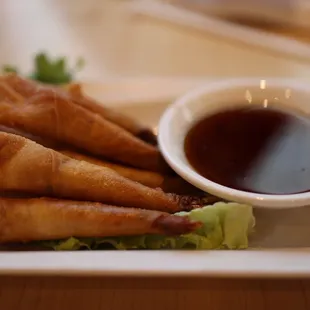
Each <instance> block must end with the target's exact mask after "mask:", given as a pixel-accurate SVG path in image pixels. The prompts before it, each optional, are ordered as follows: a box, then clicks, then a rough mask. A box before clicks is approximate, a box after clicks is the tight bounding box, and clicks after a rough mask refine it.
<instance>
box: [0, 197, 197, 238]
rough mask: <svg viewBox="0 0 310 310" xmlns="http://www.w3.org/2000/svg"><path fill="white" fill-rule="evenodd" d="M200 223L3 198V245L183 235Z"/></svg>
mask: <svg viewBox="0 0 310 310" xmlns="http://www.w3.org/2000/svg"><path fill="white" fill-rule="evenodd" d="M199 226H200V224H199V222H195V221H191V220H189V219H188V218H187V217H183V216H177V215H170V214H168V213H164V212H158V211H149V210H141V209H134V208H122V207H114V206H109V205H103V204H100V203H90V202H82V201H69V200H54V199H48V198H41V199H12V198H11V199H10V198H0V243H10V242H26V241H40V240H53V239H64V238H69V237H72V236H74V237H110V236H128V235H145V234H163V235H179V234H185V233H189V232H192V231H194V230H196V229H197V228H198V227H199Z"/></svg>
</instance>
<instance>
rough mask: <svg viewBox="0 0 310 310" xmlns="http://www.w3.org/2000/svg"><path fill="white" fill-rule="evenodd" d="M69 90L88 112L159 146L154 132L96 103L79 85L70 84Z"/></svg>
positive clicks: (73, 97) (75, 100)
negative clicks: (96, 114)
mask: <svg viewBox="0 0 310 310" xmlns="http://www.w3.org/2000/svg"><path fill="white" fill-rule="evenodd" d="M67 90H68V92H69V94H70V95H71V98H72V99H73V100H74V102H75V103H77V104H79V105H81V106H82V107H84V108H86V109H87V110H90V111H92V112H94V113H98V114H99V115H101V116H103V117H104V118H106V119H108V120H109V121H111V122H113V123H115V124H117V125H119V126H120V127H122V128H124V129H126V130H128V131H129V132H131V133H132V134H133V135H135V136H137V137H139V138H140V139H142V140H144V141H146V142H148V143H151V144H154V145H156V144H157V137H156V135H155V134H154V133H153V132H152V130H150V129H149V128H146V127H145V126H142V125H141V124H139V122H137V121H136V120H134V119H132V118H130V117H128V116H125V115H123V114H121V113H119V112H117V111H115V110H113V109H109V108H106V107H104V106H103V105H102V104H100V103H99V102H97V101H95V100H94V99H92V98H90V97H87V96H85V95H84V94H83V92H82V89H81V86H80V85H79V84H70V85H68V86H67Z"/></svg>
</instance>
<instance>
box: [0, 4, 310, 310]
mask: <svg viewBox="0 0 310 310" xmlns="http://www.w3.org/2000/svg"><path fill="white" fill-rule="evenodd" d="M0 6H1V9H0V64H4V63H13V64H17V65H18V66H19V67H20V68H22V69H23V70H29V68H30V67H31V57H32V55H33V53H35V52H37V51H38V50H39V49H44V50H47V51H52V53H53V54H57V55H68V56H70V57H71V58H76V57H78V56H83V57H85V59H86V62H87V66H86V68H85V70H84V71H83V73H82V74H81V78H83V79H88V80H97V81H98V80H101V81H104V80H105V79H109V78H111V77H119V76H184V75H186V76H204V77H212V78H214V77H220V78H222V77H227V76H230V77H231V76H236V75H238V76H241V75H247V76H264V77H267V76H290V77H291V76H295V77H305V76H308V75H309V74H308V73H309V68H310V66H309V67H307V66H304V65H301V64H295V63H294V62H292V61H291V62H290V61H287V62H285V63H284V62H283V60H282V59H281V58H278V57H274V56H272V55H262V54H261V53H260V52H258V51H256V50H249V49H247V48H244V47H237V46H233V45H230V44H227V43H225V42H220V41H219V40H217V39H216V38H214V37H204V36H202V35H201V34H197V33H196V34H194V33H191V32H190V31H183V32H181V31H180V29H178V28H174V27H169V26H167V25H159V24H158V23H155V22H151V21H146V20H139V19H131V18H129V17H128V16H127V15H126V14H125V13H124V12H123V10H122V8H121V7H122V4H121V3H120V2H119V1H116V0H113V1H112V0H110V1H108V0H104V1H96V0H89V1H82V0H67V1H62V0H44V1H43V0H31V1H20V0H0ZM201 60H203V61H201ZM262 64H263V65H262ZM16 255H18V253H16ZM190 307H194V308H195V309H198V308H202V309H225V310H226V309H238V310H242V309H251V310H254V309H275V308H276V307H278V308H279V309H282V310H284V309H290V310H291V309H298V310H299V309H310V281H299V280H276V281H273V280H237V279H230V280H216V279H190V278H175V279H162V278H156V279H154V278H153V279H150V278H145V279H142V278H140V279H134V278H51V277H8V276H6V277H0V309H1V310H2V309H3V310H17V309H19V310H21V309H31V310H41V309H42V310H43V309H44V310H49V309H69V308H72V309H74V310H79V309H88V310H91V309H97V310H100V309H107V310H114V309H115V310H121V309H122V310H123V309H132V310H134V309H137V310H140V309H149V310H155V309H163V310H164V309H169V310H173V309H189V308H190Z"/></svg>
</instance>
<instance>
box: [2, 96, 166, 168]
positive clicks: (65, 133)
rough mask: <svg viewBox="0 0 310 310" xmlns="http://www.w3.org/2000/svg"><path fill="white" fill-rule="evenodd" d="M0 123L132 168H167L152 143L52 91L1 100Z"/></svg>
mask: <svg viewBox="0 0 310 310" xmlns="http://www.w3.org/2000/svg"><path fill="white" fill-rule="evenodd" d="M0 124H2V125H5V126H9V127H16V128H18V129H22V130H24V131H26V132H29V133H31V134H34V135H39V136H42V137H44V138H48V139H51V140H56V141H58V142H60V143H64V144H68V145H73V146H74V147H77V148H80V149H82V150H85V151H86V152H88V153H92V154H94V155H97V156H104V157H105V158H108V159H111V160H115V161H118V162H122V163H125V164H129V165H131V166H133V167H137V168H141V169H146V170H151V171H156V172H159V171H169V170H170V169H169V168H168V165H167V164H166V163H165V161H164V160H163V158H162V156H161V154H160V152H159V150H158V149H157V148H156V147H155V146H152V145H150V144H147V143H145V142H143V141H142V140H140V139H138V138H136V137H135V136H133V135H132V134H131V133H129V132H127V131H125V130H124V129H123V128H121V127H119V126H117V125H115V124H113V123H111V122H109V121H108V120H106V119H104V118H103V117H101V116H100V115H98V114H95V113H92V112H90V111H88V110H86V109H84V108H82V107H80V106H78V105H76V104H74V103H72V101H70V100H68V99H66V97H64V96H61V95H59V94H58V93H56V92H54V91H47V90H45V91H43V92H38V93H37V94H36V95H34V96H32V97H31V98H30V99H28V101H27V104H14V103H10V102H1V103H0Z"/></svg>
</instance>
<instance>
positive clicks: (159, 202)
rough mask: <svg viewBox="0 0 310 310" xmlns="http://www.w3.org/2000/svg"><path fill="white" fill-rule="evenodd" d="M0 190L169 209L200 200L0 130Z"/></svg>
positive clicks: (171, 211)
mask: <svg viewBox="0 0 310 310" xmlns="http://www.w3.org/2000/svg"><path fill="white" fill-rule="evenodd" d="M0 190H2V191H11V192H14V191H15V192H18V191H20V192H26V193H31V194H36V195H41V196H51V197H59V198H69V199H76V200H86V201H98V202H102V203H107V204H112V205H118V206H124V207H138V208H143V209H150V210H160V211H166V212H170V213H174V212H178V211H182V210H191V209H192V208H193V207H197V206H201V203H202V202H201V200H199V199H195V198H192V197H184V196H179V195H175V194H166V193H164V192H163V191H161V190H156V189H152V188H149V187H146V186H144V185H141V184H139V183H137V182H134V181H131V180H129V179H127V178H124V177H122V176H120V175H119V174H118V173H116V172H115V171H113V170H111V169H109V168H106V167H100V166H97V165H93V164H90V163H87V162H85V161H79V160H75V159H73V158H70V157H67V156H65V155H63V154H60V153H58V152H56V151H54V150H52V149H48V148H45V147H43V146H42V145H39V144H37V143H35V142H33V141H31V140H28V139H25V138H23V137H20V136H16V135H13V134H8V133H3V132H0Z"/></svg>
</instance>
